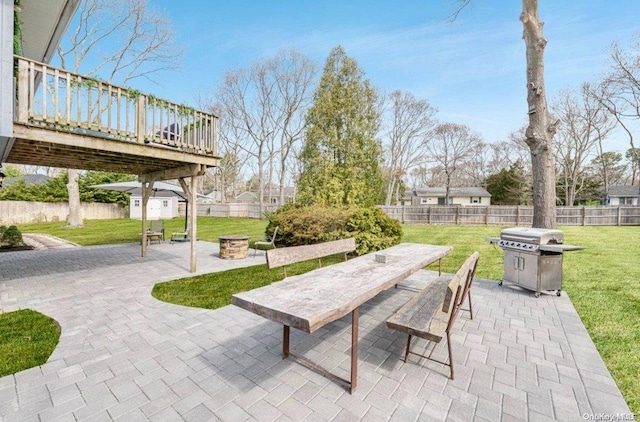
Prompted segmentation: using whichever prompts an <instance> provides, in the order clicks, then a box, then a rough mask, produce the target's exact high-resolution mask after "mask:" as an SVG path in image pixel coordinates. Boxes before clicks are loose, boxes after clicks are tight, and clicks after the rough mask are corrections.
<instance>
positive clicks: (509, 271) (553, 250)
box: [486, 227, 584, 297]
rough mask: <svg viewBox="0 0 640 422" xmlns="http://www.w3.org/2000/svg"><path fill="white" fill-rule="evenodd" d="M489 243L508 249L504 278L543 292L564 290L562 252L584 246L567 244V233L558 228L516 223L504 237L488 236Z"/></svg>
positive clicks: (506, 250)
mask: <svg viewBox="0 0 640 422" xmlns="http://www.w3.org/2000/svg"><path fill="white" fill-rule="evenodd" d="M486 240H487V241H488V242H489V243H492V244H497V245H498V246H500V247H501V248H502V249H503V250H504V274H503V276H502V281H501V282H500V284H501V285H502V283H503V282H506V283H511V284H515V285H518V286H520V287H522V288H525V289H528V290H532V291H534V292H535V295H536V297H539V296H540V292H542V291H547V290H555V291H556V294H557V295H558V296H560V292H561V291H562V256H563V255H562V254H563V253H564V252H565V251H577V250H580V249H584V247H582V246H573V245H565V244H564V233H563V232H562V231H560V230H554V229H532V228H525V227H513V228H510V229H504V230H502V231H501V232H500V238H495V237H488V238H487V239H486Z"/></svg>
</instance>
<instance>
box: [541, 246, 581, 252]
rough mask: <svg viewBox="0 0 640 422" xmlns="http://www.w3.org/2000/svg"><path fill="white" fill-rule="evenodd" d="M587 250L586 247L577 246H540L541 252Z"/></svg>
mask: <svg viewBox="0 0 640 422" xmlns="http://www.w3.org/2000/svg"><path fill="white" fill-rule="evenodd" d="M583 249H586V248H585V247H584V246H575V245H540V250H541V251H545V252H557V253H562V252H570V251H581V250H583Z"/></svg>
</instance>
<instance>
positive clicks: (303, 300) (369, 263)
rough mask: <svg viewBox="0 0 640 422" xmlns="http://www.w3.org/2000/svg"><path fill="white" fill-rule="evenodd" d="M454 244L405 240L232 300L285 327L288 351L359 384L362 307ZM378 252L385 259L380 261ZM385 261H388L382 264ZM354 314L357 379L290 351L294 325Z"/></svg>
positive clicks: (306, 326) (311, 326)
mask: <svg viewBox="0 0 640 422" xmlns="http://www.w3.org/2000/svg"><path fill="white" fill-rule="evenodd" d="M451 250H452V248H451V247H449V246H434V245H425V244H417V243H402V244H400V245H396V246H393V247H391V248H388V249H385V250H382V251H378V252H375V253H371V254H367V255H363V256H360V257H357V258H353V259H351V260H349V261H346V262H341V263H337V264H334V265H330V266H327V267H322V268H318V269H316V270H313V271H310V272H308V273H305V274H301V275H297V276H293V277H287V278H285V279H284V280H282V281H279V282H276V283H273V284H270V285H268V286H264V287H260V288H258V289H254V290H250V291H248V292H242V293H237V294H235V295H233V297H232V299H231V303H232V304H234V305H236V306H238V307H240V308H243V309H246V310H248V311H250V312H253V313H255V314H257V315H260V316H262V317H264V318H267V319H270V320H272V321H275V322H279V323H281V324H282V325H283V340H282V353H283V358H287V357H289V356H291V357H293V358H295V359H296V360H297V361H298V362H300V363H302V364H303V365H305V366H308V367H310V368H312V369H314V370H317V371H319V372H321V373H323V374H324V375H327V376H330V377H332V378H336V379H339V380H341V381H344V382H346V383H347V384H349V385H350V391H351V393H353V392H354V391H355V389H356V386H357V371H358V364H357V363H358V316H359V307H360V305H362V304H363V303H365V302H367V301H368V300H370V299H372V298H373V297H375V296H376V295H377V294H378V293H380V292H381V291H383V290H386V289H388V288H390V287H392V286H394V285H396V284H397V283H399V282H400V281H402V280H404V279H405V278H407V277H409V276H410V275H411V274H413V273H415V272H416V271H418V270H420V269H422V268H424V267H425V266H427V265H429V264H432V263H434V262H436V261H440V260H441V259H442V258H443V257H444V256H446V255H447V254H448V253H449V252H451ZM376 255H381V256H384V258H382V259H380V257H378V259H376ZM379 261H384V262H379ZM349 313H351V315H352V329H351V377H350V380H345V379H342V378H340V377H337V376H336V375H333V374H331V373H329V372H328V371H326V370H324V369H323V368H321V367H319V366H317V365H316V364H314V363H312V362H310V361H308V360H307V359H305V358H302V357H300V356H296V355H295V354H293V353H291V351H290V350H289V331H290V327H294V328H297V329H299V330H302V331H305V332H307V333H312V332H314V331H315V330H317V329H318V328H320V327H322V326H324V325H326V324H328V323H330V322H333V321H335V320H337V319H340V318H342V317H343V316H345V315H347V314H349Z"/></svg>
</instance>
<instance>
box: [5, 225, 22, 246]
mask: <svg viewBox="0 0 640 422" xmlns="http://www.w3.org/2000/svg"><path fill="white" fill-rule="evenodd" d="M2 243H3V244H5V245H9V246H22V245H24V243H23V242H22V233H20V230H18V228H17V227H16V226H9V228H8V229H6V230H5V231H4V233H2Z"/></svg>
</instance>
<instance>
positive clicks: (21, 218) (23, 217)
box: [0, 201, 128, 226]
mask: <svg viewBox="0 0 640 422" xmlns="http://www.w3.org/2000/svg"><path fill="white" fill-rule="evenodd" d="M81 207H82V218H84V219H87V220H110V219H116V218H127V217H128V214H127V210H126V208H124V207H122V206H120V205H118V204H100V203H97V202H90V203H86V202H83V203H82V205H81ZM68 214H69V204H68V203H67V202H32V201H0V224H1V225H7V226H8V225H12V224H31V223H47V222H58V221H66V220H67V215H68Z"/></svg>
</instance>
